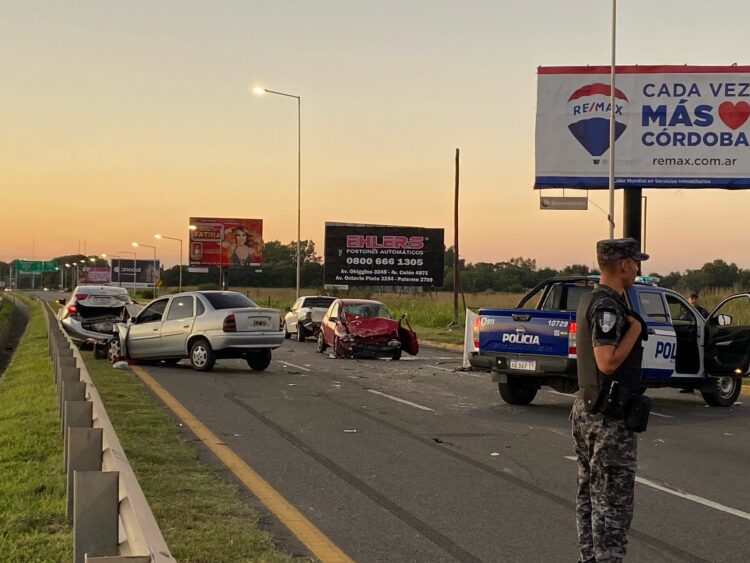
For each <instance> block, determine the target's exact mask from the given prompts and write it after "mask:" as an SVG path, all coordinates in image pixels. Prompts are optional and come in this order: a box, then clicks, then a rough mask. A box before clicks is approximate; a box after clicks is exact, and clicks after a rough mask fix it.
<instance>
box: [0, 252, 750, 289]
mask: <svg viewBox="0 0 750 563" xmlns="http://www.w3.org/2000/svg"><path fill="white" fill-rule="evenodd" d="M300 254H301V255H302V261H301V262H302V267H301V269H300V279H301V285H302V287H308V288H321V289H322V288H323V283H324V282H323V268H324V265H323V258H322V257H321V256H318V254H317V252H316V247H315V243H314V242H313V241H310V240H304V241H301V252H300ZM54 259H55V260H57V261H58V263H60V264H65V263H69V264H73V263H78V264H81V260H83V261H86V263H87V264H90V265H95V266H106V265H107V262H106V261H105V260H103V259H101V258H96V259H95V261H93V262H91V261H90V260H89V257H87V256H84V255H80V254H70V255H65V256H57V257H56V258H54ZM73 271H74V270H73V269H72V268H71V269H66V284H65V285H66V288H67V289H70V288H71V287H72V286H71V283H72V282H73V277H74V276H73V273H72V272H73ZM296 271H297V242H296V241H292V242H290V243H288V244H283V243H282V242H280V241H277V240H274V241H268V242H266V243H265V246H264V249H263V266H262V267H261V268H224V269H223V271H222V272H219V268H215V267H210V268H209V271H208V273H200V274H199V273H190V272H188V271H187V267H185V268H184V270H183V285H186V286H198V287H201V288H206V289H207V288H209V287H219V279H220V278H223V280H224V283H225V286H231V287H294V286H295V284H296ZM597 273H598V271H597V270H595V269H592V268H590V267H589V266H587V265H585V264H571V265H569V266H565V267H564V268H562V269H559V270H558V269H554V268H549V267H538V266H537V263H536V260H535V259H533V258H524V257H520V256H519V257H515V258H509V259H508V260H504V261H501V262H474V263H472V262H466V260H463V259H461V260H459V279H460V284H461V287H460V289H461V290H463V291H464V292H466V293H477V292H485V291H496V292H508V293H521V292H523V291H525V290H527V289H530V288H532V287H534V286H535V285H537V284H538V283H540V282H542V281H543V280H545V279H547V278H550V277H553V276H572V275H595V274H597ZM9 275H10V263H7V262H1V261H0V280H2V281H5V282H6V285H7V284H8V281H9ZM648 275H650V276H654V277H658V278H660V282H659V285H661V286H663V287H668V288H671V289H674V290H676V291H679V292H682V293H685V292H687V291H700V290H701V289H703V288H711V287H717V288H730V287H739V288H748V287H750V269H742V268H740V267H739V266H737V264H735V263H731V264H728V263H727V262H725V261H724V260H721V259H716V260H713V261H712V262H706V263H705V264H704V265H703V266H702V267H701V268H699V269H696V270H685V271H684V272H669V273H667V274H662V273H659V272H649V274H648ZM18 279H19V287H20V288H28V287H31V277H30V276H19V278H18ZM60 280H61V276H60V273H59V272H46V273H44V274H42V275H41V280H40V276H37V277H36V286H37V287H40V286H43V287H51V288H57V287H59V285H60ZM161 280H162V283H163V285H165V286H167V287H169V288H175V287H177V286H178V283H179V267H178V266H173V267H171V268H168V269H165V270H162V273H161ZM434 289H436V290H444V291H452V290H453V247H450V248H447V249H446V250H445V253H444V278H443V285H442V286H441V287H436V288H434Z"/></svg>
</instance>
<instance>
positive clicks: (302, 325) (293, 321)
mask: <svg viewBox="0 0 750 563" xmlns="http://www.w3.org/2000/svg"><path fill="white" fill-rule="evenodd" d="M334 301H336V298H335V297H328V296H325V295H315V296H308V297H300V298H299V299H297V301H295V303H294V305H293V306H292V308H291V309H289V310H288V312H287V314H286V315H285V316H284V336H285V337H286V338H291V337H292V334H294V335H296V337H297V342H304V341H305V338H307V337H308V336H317V335H318V331H319V330H320V323H321V321H322V320H323V317H324V316H325V314H326V311H327V310H328V307H330V306H331V303H333V302H334Z"/></svg>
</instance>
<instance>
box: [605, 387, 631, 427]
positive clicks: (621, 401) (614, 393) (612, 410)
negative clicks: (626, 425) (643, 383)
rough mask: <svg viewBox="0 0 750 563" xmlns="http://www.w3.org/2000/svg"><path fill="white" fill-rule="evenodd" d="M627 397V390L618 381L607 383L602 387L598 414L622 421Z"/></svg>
mask: <svg viewBox="0 0 750 563" xmlns="http://www.w3.org/2000/svg"><path fill="white" fill-rule="evenodd" d="M628 395H629V393H628V390H627V389H626V388H625V387H623V386H622V385H620V383H619V382H618V381H611V382H608V383H607V384H606V385H604V386H603V387H602V391H601V398H600V402H601V407H600V411H599V412H601V413H602V414H603V415H604V416H608V417H610V418H617V419H624V418H625V413H626V408H627V406H628Z"/></svg>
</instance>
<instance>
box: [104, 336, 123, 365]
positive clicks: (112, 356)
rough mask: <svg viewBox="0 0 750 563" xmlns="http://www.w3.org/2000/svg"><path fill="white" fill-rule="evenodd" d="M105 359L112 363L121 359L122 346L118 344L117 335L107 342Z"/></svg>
mask: <svg viewBox="0 0 750 563" xmlns="http://www.w3.org/2000/svg"><path fill="white" fill-rule="evenodd" d="M107 359H109V361H110V362H111V363H113V364H114V363H115V362H119V361H120V360H121V359H122V346H120V338H119V337H117V336H116V337H114V338H113V339H111V340H110V341H109V342H108V343H107Z"/></svg>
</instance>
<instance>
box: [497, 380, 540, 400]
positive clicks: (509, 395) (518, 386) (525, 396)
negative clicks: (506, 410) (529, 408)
mask: <svg viewBox="0 0 750 563" xmlns="http://www.w3.org/2000/svg"><path fill="white" fill-rule="evenodd" d="M497 388H498V389H499V390H500V396H501V397H502V398H503V401H505V402H506V403H508V404H509V405H528V404H529V403H530V402H531V401H533V400H534V397H536V392H537V388H536V387H535V386H533V385H529V384H522V383H516V382H510V381H509V382H508V383H498V384H497Z"/></svg>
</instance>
